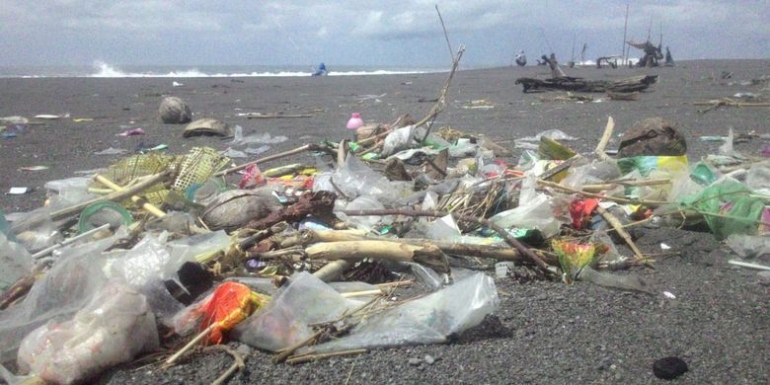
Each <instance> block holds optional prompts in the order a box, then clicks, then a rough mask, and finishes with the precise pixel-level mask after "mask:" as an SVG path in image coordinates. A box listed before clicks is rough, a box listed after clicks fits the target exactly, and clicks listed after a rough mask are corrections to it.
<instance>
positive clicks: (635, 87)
mask: <svg viewBox="0 0 770 385" xmlns="http://www.w3.org/2000/svg"><path fill="white" fill-rule="evenodd" d="M657 81H658V75H639V76H633V77H629V78H625V79H619V80H585V79H583V78H573V77H569V76H565V77H557V78H552V79H544V80H543V79H534V78H518V79H516V82H515V84H521V85H522V87H523V88H524V92H525V93H527V92H535V91H552V90H563V91H578V92H608V91H609V92H615V93H630V92H638V91H644V90H646V89H647V88H648V87H650V85H651V84H654V83H655V82H657Z"/></svg>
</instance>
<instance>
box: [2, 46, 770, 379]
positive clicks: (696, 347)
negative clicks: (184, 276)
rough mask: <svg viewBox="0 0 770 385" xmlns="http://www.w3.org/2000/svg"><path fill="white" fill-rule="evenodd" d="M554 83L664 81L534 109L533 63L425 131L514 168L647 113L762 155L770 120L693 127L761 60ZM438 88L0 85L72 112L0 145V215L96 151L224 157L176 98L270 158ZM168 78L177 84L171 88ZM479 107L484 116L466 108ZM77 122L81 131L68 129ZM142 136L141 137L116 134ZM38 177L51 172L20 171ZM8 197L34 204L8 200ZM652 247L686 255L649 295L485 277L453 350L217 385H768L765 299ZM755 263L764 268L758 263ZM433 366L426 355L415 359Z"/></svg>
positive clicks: (753, 87) (38, 108) (426, 84)
mask: <svg viewBox="0 0 770 385" xmlns="http://www.w3.org/2000/svg"><path fill="white" fill-rule="evenodd" d="M566 71H567V72H568V74H569V75H570V76H575V77H584V78H587V79H594V80H607V79H618V78H623V77H628V76H632V75H638V74H655V75H659V79H658V82H657V83H656V84H654V85H652V86H651V87H650V88H649V89H648V91H646V92H644V93H642V95H641V97H640V98H639V100H637V101H612V100H608V99H607V97H606V96H605V95H603V94H586V95H589V96H593V97H594V98H595V99H600V100H601V101H596V102H590V103H575V102H558V101H543V100H541V97H553V96H556V95H564V93H553V92H548V93H532V94H524V93H522V90H521V86H518V85H514V80H515V79H516V78H519V77H539V78H545V77H548V76H550V74H549V72H548V71H547V69H546V68H545V67H524V68H513V67H510V68H496V69H482V70H466V71H460V72H458V73H457V74H456V76H455V79H454V80H453V82H452V84H451V86H450V88H449V96H448V105H447V108H446V110H445V111H443V112H442V113H441V114H440V115H439V116H438V119H437V121H436V123H435V124H436V125H437V127H442V126H451V127H452V128H454V129H456V130H460V131H463V132H467V133H471V134H478V133H481V134H485V135H486V136H487V137H491V138H493V139H495V140H496V141H497V142H498V143H499V144H501V145H503V146H506V147H508V148H510V149H511V150H513V151H514V156H513V157H512V158H511V159H509V161H512V162H515V160H516V159H518V156H519V155H520V154H521V150H518V149H514V148H513V145H514V143H513V141H514V140H515V139H516V138H520V137H525V136H533V135H536V134H538V133H540V132H542V131H545V130H548V129H560V130H562V131H564V132H565V133H567V134H569V135H571V136H574V137H578V138H579V139H578V140H576V141H570V142H566V143H565V144H567V145H569V146H570V147H572V148H573V149H575V150H577V151H580V152H586V153H588V152H591V151H593V149H594V148H595V147H596V144H597V142H598V141H599V138H600V136H601V135H602V132H603V130H604V127H605V125H606V122H607V118H608V117H609V116H612V117H613V118H614V120H615V123H616V129H615V134H616V135H614V136H613V140H612V141H611V142H610V144H609V146H608V149H616V148H617V146H618V137H619V136H618V135H620V134H622V133H623V132H625V130H627V129H628V128H630V127H631V125H632V124H633V123H635V122H636V121H639V120H641V119H644V118H648V117H655V116H660V117H663V118H665V119H668V120H670V121H673V122H675V123H676V124H677V126H678V128H679V129H680V130H681V132H682V133H684V135H685V137H686V139H687V144H688V151H687V154H688V157H689V159H690V161H691V162H693V161H696V160H698V159H699V158H700V157H702V156H704V155H707V154H713V153H716V152H717V149H718V147H719V146H720V145H721V143H718V142H709V141H701V140H700V139H699V138H700V137H701V136H714V135H719V136H726V135H727V133H728V129H730V128H732V129H733V130H734V131H735V134H736V135H739V134H744V135H746V136H747V137H748V138H749V139H748V140H747V141H744V142H740V143H736V144H735V149H736V150H737V151H738V152H741V153H743V154H745V155H747V156H757V157H758V156H760V152H761V151H762V150H763V149H765V148H767V147H768V146H770V139H767V135H768V134H770V108H768V107H751V108H738V107H729V106H727V107H722V108H718V109H715V110H712V111H709V112H706V113H699V112H698V110H699V109H704V108H707V106H695V105H693V103H694V102H699V101H708V100H711V99H721V98H725V97H733V95H735V94H736V93H739V92H743V93H746V92H751V93H757V94H759V93H763V94H764V95H765V96H768V95H770V90H768V87H770V83H768V82H764V83H759V84H753V83H752V79H758V78H760V77H762V76H767V75H770V61H767V60H734V61H690V62H680V63H677V66H676V67H673V68H654V69H628V68H619V69H614V70H613V69H606V68H605V69H596V68H576V69H567V70H566ZM726 75H729V76H726ZM446 77H447V74H446V73H436V74H419V75H383V76H350V77H347V76H345V77H334V76H329V77H315V78H310V77H307V78H237V79H234V78H185V79H171V78H153V79H151V78H122V79H97V78H46V79H12V78H0V117H6V116H14V115H19V116H25V117H28V118H32V117H33V116H35V115H37V114H65V113H68V114H69V118H61V119H57V120H39V119H31V120H32V121H33V122H35V124H32V125H29V126H28V127H27V129H26V130H25V131H23V132H19V133H18V135H17V136H16V137H15V138H9V139H4V138H0V162H1V163H0V164H2V168H0V175H2V177H0V192H1V193H2V194H0V208H1V209H2V210H3V212H5V213H6V214H8V213H13V212H23V211H29V210H32V209H35V208H37V207H40V206H41V205H42V204H43V202H44V201H45V189H44V187H43V185H44V184H45V183H46V182H47V181H51V180H57V179H65V178H70V177H73V176H76V174H75V172H76V171H82V170H92V169H96V168H99V167H106V166H108V165H110V164H111V163H113V162H116V161H117V160H119V159H120V158H121V157H120V156H101V155H95V154H94V153H95V152H98V151H102V150H105V149H107V148H110V147H113V148H123V149H127V150H129V151H133V150H134V149H135V148H136V147H137V146H139V145H140V144H143V145H144V146H145V147H152V146H155V145H158V144H166V145H168V147H169V149H168V151H170V152H172V153H176V154H183V153H186V152H187V151H188V150H189V149H190V148H192V147H196V146H211V147H214V148H216V149H221V150H224V149H226V148H227V147H228V140H220V139H218V138H211V137H195V138H189V139H184V138H182V130H183V128H184V126H177V125H164V124H161V123H160V122H159V121H158V119H157V111H158V106H159V103H160V100H161V98H162V96H165V95H174V96H179V97H181V98H183V99H184V100H185V101H186V102H188V103H189V105H190V107H191V108H192V110H193V113H194V118H200V117H213V118H218V119H221V120H223V121H225V122H227V123H228V124H230V125H231V126H235V125H240V126H242V127H243V129H244V133H245V134H247V135H248V134H251V133H270V134H271V135H273V136H278V135H285V136H287V137H289V140H288V141H286V142H283V143H279V144H274V145H271V150H270V151H269V152H268V153H266V154H263V155H270V154H274V153H278V152H280V151H286V150H290V149H293V148H296V147H299V146H301V145H302V144H305V143H316V142H319V141H321V140H323V139H325V138H326V139H330V140H333V141H339V140H341V139H343V138H347V137H349V136H350V133H349V132H348V131H347V130H346V129H345V123H346V121H347V119H348V118H349V116H350V114H351V113H352V112H360V113H361V114H362V116H363V118H364V120H365V121H367V122H383V123H389V122H392V121H394V120H395V119H396V118H397V117H398V116H400V115H402V114H405V113H409V114H411V115H412V116H414V117H416V118H418V119H419V118H421V117H423V116H425V115H426V114H427V113H428V111H429V110H430V108H431V107H432V106H433V102H432V100H434V99H435V98H437V97H438V94H439V92H440V90H441V88H442V86H443V84H444V82H445V80H446ZM172 81H178V82H181V83H183V84H184V85H183V86H180V87H173V86H172ZM481 100H483V101H484V102H483V103H481V102H479V101H481ZM480 105H484V106H491V107H485V108H478V107H479V106H480ZM248 112H262V113H270V112H283V113H286V114H295V113H296V114H309V115H310V117H307V118H284V119H251V120H249V119H246V118H245V117H242V116H239V115H238V114H239V113H248ZM77 118H89V119H93V120H88V121H82V122H75V121H74V120H73V119H77ZM137 127H141V128H142V129H143V130H144V131H145V135H142V136H129V137H121V136H116V134H118V133H121V132H123V131H126V130H127V129H130V128H137ZM759 135H765V137H764V138H761V137H759ZM258 157H260V156H256V157H254V158H253V159H256V158H258ZM300 160H307V161H310V160H312V158H311V157H310V155H308V154H303V155H299V156H297V157H294V158H290V160H282V161H275V162H271V163H268V164H267V165H266V166H265V167H267V168H269V167H274V166H278V165H281V164H286V163H288V162H289V161H291V162H292V163H293V162H297V161H300ZM236 161H237V162H238V163H243V162H245V161H247V160H245V159H236ZM38 165H42V166H48V167H49V168H48V169H46V170H41V171H21V170H20V168H22V167H29V166H38ZM11 187H30V188H32V189H33V191H32V192H31V193H28V194H25V195H10V194H7V192H8V191H9V189H10V188H11ZM662 242H665V243H666V244H668V245H670V246H671V247H672V250H671V251H674V252H679V253H680V254H681V255H680V256H677V257H670V258H664V259H660V260H659V261H657V262H656V263H655V266H656V269H654V270H652V269H638V270H634V271H633V273H634V274H639V275H641V276H642V277H644V278H645V279H646V280H647V281H648V282H649V283H650V284H651V286H652V287H653V289H654V291H655V292H656V295H654V296H650V295H645V294H638V293H629V292H621V291H614V290H609V289H605V288H602V287H598V286H595V285H591V284H588V283H576V284H574V285H566V284H563V283H559V282H539V281H536V282H531V283H525V284H519V283H516V282H514V281H512V280H505V279H496V281H495V283H496V285H497V287H498V290H499V294H500V299H501V304H500V308H499V311H497V312H496V314H494V316H493V317H489V318H488V319H487V320H486V321H485V322H484V323H483V324H482V325H481V326H479V327H477V328H475V329H472V330H471V331H469V332H467V333H464V334H463V335H461V336H459V337H458V339H457V341H455V342H453V343H451V344H447V345H432V346H414V347H400V348H393V349H378V350H373V351H371V352H369V353H367V354H363V355H359V356H353V357H349V358H333V359H329V360H323V361H319V362H313V363H307V364H302V365H297V366H290V365H273V364H272V363H271V361H270V359H271V355H269V354H266V353H262V352H259V351H256V350H252V353H251V354H250V355H249V356H248V359H247V363H246V364H247V368H246V369H245V370H242V371H240V372H238V373H237V374H236V375H235V376H234V377H233V378H232V379H231V380H230V382H229V383H231V384H250V383H285V384H288V383H296V384H305V383H318V384H343V383H351V384H379V383H430V384H445V383H494V384H497V383H535V384H566V383H570V384H582V383H632V384H637V383H655V382H658V381H660V380H658V379H656V378H655V377H654V376H653V374H652V370H651V368H652V363H653V362H654V361H655V360H656V359H658V358H662V357H666V356H679V357H681V358H682V359H684V360H685V361H686V362H687V364H688V365H689V368H690V371H689V372H688V373H686V374H685V375H684V376H683V377H681V379H680V382H682V383H691V384H707V383H708V384H736V383H747V384H758V383H768V382H770V370H768V369H767V367H766V362H767V357H770V309H769V308H768V305H769V304H770V302H768V301H769V300H770V286H768V285H767V284H761V283H760V282H759V279H758V276H757V273H756V272H755V271H753V270H747V269H740V268H735V267H733V266H730V265H728V264H727V260H728V259H729V258H731V257H732V256H731V255H730V254H729V251H728V250H727V249H725V248H724V247H723V246H722V245H720V243H719V242H718V241H716V240H715V239H714V236H713V235H712V234H710V233H704V232H694V231H685V230H679V229H672V228H661V229H647V230H645V231H644V232H642V236H641V237H640V238H639V239H638V240H637V243H638V246H639V247H640V248H641V249H642V251H643V252H645V253H651V254H652V253H659V252H660V244H661V243H662ZM766 257H767V256H766ZM757 262H758V263H763V264H766V265H767V264H770V258H764V260H761V259H760V260H759V261H757ZM490 274H491V273H490ZM619 274H624V273H623V272H621V273H619ZM663 291H669V292H671V293H673V294H675V295H676V299H669V298H666V297H664V296H663V295H662V292H663ZM233 346H237V344H234V345H233ZM427 356H430V357H431V359H428V360H426V359H425V358H426V357H427ZM413 359H418V360H413ZM429 361H431V362H432V361H435V362H432V363H428V362H429ZM230 363H231V359H230V357H229V356H228V355H226V354H225V353H223V352H206V353H199V354H196V355H193V356H192V357H191V358H190V359H186V360H183V361H182V362H181V363H180V364H179V365H177V366H174V367H172V368H170V369H167V370H163V369H161V368H160V367H159V365H149V366H142V367H132V366H126V367H124V368H119V369H116V370H111V371H109V372H108V373H106V374H105V375H104V376H102V378H101V379H100V383H109V384H147V383H164V384H183V383H186V384H192V383H210V382H211V381H213V380H214V379H215V378H217V377H218V376H219V375H220V374H221V373H223V372H224V371H225V370H226V368H227V367H228V366H229V365H230Z"/></svg>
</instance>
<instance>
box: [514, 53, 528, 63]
mask: <svg viewBox="0 0 770 385" xmlns="http://www.w3.org/2000/svg"><path fill="white" fill-rule="evenodd" d="M516 64H517V65H518V66H519V67H524V66H525V65H527V56H526V55H524V50H521V51H519V53H518V54H517V55H516Z"/></svg>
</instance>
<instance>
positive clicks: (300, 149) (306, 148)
mask: <svg viewBox="0 0 770 385" xmlns="http://www.w3.org/2000/svg"><path fill="white" fill-rule="evenodd" d="M317 147H318V146H317V145H315V144H306V145H304V146H300V147H297V148H295V149H293V150H289V151H284V152H281V153H278V154H275V155H270V156H266V157H264V158H261V159H257V160H254V161H251V162H247V163H244V164H242V165H239V166H235V167H232V168H228V169H227V170H222V171H220V172H218V173H216V174H214V176H225V175H227V174H232V173H234V172H236V171H240V170H243V169H244V168H246V167H249V166H251V165H252V164H260V163H265V162H269V161H271V160H276V159H280V158H285V157H287V156H291V155H296V154H299V153H300V152H304V151H311V150H313V149H315V148H317Z"/></svg>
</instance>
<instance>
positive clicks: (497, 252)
mask: <svg viewBox="0 0 770 385" xmlns="http://www.w3.org/2000/svg"><path fill="white" fill-rule="evenodd" d="M362 240H377V239H375V238H374V237H371V236H367V235H366V234H365V232H362V231H360V230H303V231H302V232H300V233H298V234H296V235H294V236H291V237H287V238H285V239H283V240H281V246H280V247H281V249H285V248H290V247H295V246H307V245H312V244H314V243H325V242H345V241H362ZM388 241H389V242H398V243H406V244H410V245H415V246H421V245H426V244H432V245H436V246H437V247H438V248H439V249H441V251H443V252H444V253H445V254H447V255H461V256H466V257H478V258H493V259H497V260H501V261H523V260H525V258H524V257H523V256H522V255H521V253H520V252H519V251H518V250H516V249H514V248H511V247H504V246H490V245H472V244H462V243H457V242H451V241H442V240H429V239H421V238H395V239H389V240H388ZM546 262H548V263H549V264H552V265H555V264H557V263H558V261H555V260H554V261H550V260H548V261H546Z"/></svg>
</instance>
